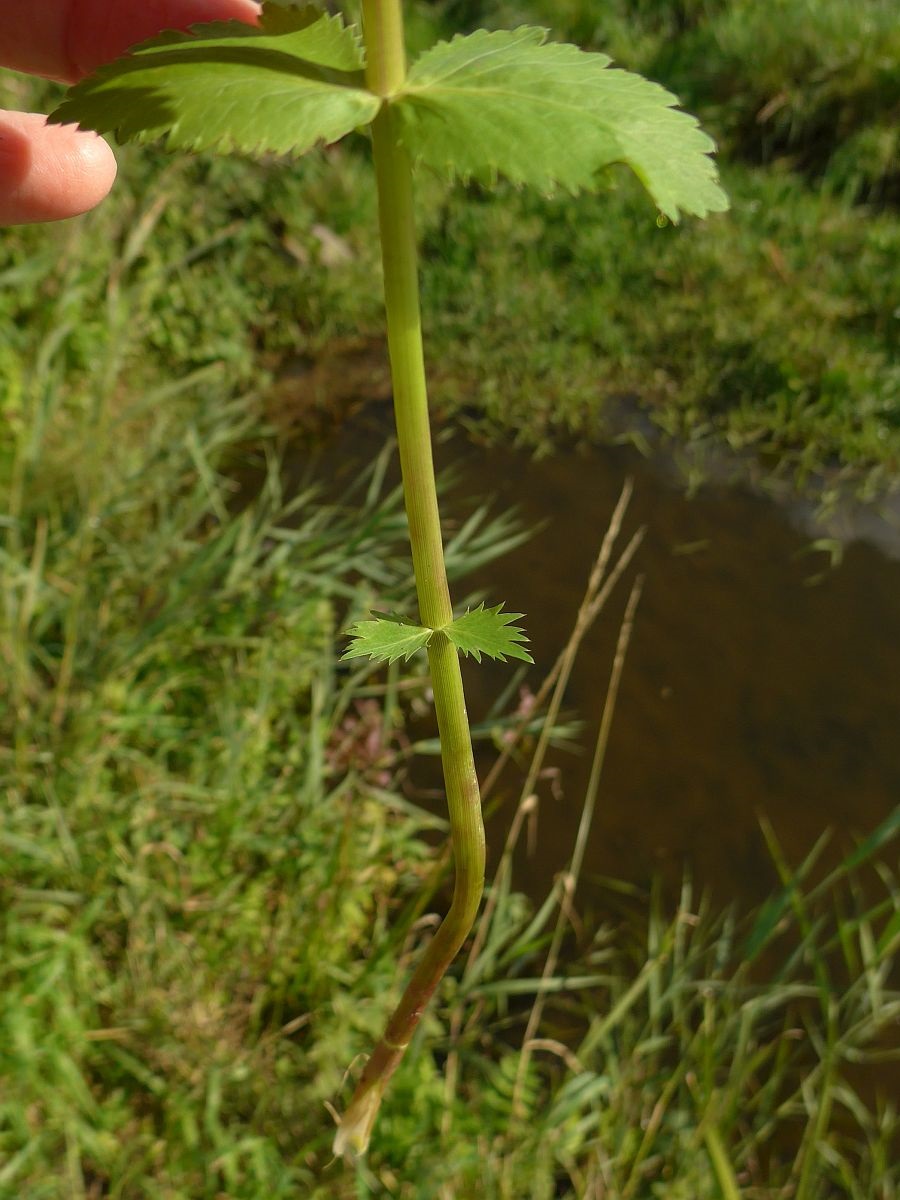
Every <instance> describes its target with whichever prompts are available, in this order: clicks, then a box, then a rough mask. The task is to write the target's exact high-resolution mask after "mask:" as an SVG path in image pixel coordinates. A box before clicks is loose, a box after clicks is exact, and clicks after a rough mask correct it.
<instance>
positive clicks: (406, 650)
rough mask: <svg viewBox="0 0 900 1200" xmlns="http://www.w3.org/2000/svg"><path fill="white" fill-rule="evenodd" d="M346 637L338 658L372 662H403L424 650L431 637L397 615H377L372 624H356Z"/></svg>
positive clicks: (428, 631) (418, 626)
mask: <svg viewBox="0 0 900 1200" xmlns="http://www.w3.org/2000/svg"><path fill="white" fill-rule="evenodd" d="M348 633H349V634H350V637H351V638H352V641H351V642H350V645H349V646H348V647H347V649H346V650H345V651H344V653H343V654H342V655H341V657H342V658H372V659H374V660H375V662H388V663H392V662H396V661H397V659H399V658H403V659H406V660H407V661H408V660H409V659H410V658H412V656H413V655H414V654H415V652H416V651H417V650H421V649H422V648H423V647H424V646H427V645H428V643H429V641H430V640H431V637H432V635H433V633H434V630H433V629H428V628H427V627H426V626H424V625H416V624H415V623H414V622H413V621H410V620H409V619H408V618H407V617H402V616H400V614H399V613H378V614H377V619H376V620H374V621H357V622H356V624H355V625H353V626H352V627H351V628H350V629H349V630H348Z"/></svg>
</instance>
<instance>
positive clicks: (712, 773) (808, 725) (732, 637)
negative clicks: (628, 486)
mask: <svg viewBox="0 0 900 1200" xmlns="http://www.w3.org/2000/svg"><path fill="white" fill-rule="evenodd" d="M386 428H387V427H386V424H385V423H384V422H383V421H382V420H380V419H379V420H376V421H374V422H368V423H367V422H365V421H364V422H363V423H362V425H360V423H359V422H358V419H357V423H356V425H355V427H354V428H353V429H352V430H349V429H348V430H345V432H344V433H343V434H342V435H341V436H340V444H339V446H338V449H337V457H338V459H339V460H340V461H342V462H344V463H347V462H348V461H349V462H351V463H359V462H360V461H361V460H364V459H365V458H366V457H367V456H368V455H370V454H372V453H374V452H375V450H376V449H377V448H379V447H380V446H381V444H382V442H383V439H384V436H385V433H386ZM438 458H439V460H443V461H444V462H455V463H457V464H458V465H460V466H461V467H462V479H461V482H460V484H459V485H458V486H457V488H456V490H455V492H454V494H453V495H452V496H451V497H449V498H448V502H447V504H446V511H447V513H448V514H450V515H457V516H458V517H461V516H464V515H465V514H466V513H467V512H468V511H471V508H472V506H473V504H474V503H475V502H476V501H477V500H478V499H479V498H483V497H485V496H494V497H495V498H496V503H497V505H498V506H499V507H505V506H510V505H515V506H517V507H518V509H519V511H520V513H521V517H522V519H523V521H524V522H525V523H526V524H528V525H537V524H540V523H542V522H544V523H545V525H544V528H543V529H542V530H541V531H540V532H538V533H537V534H536V535H535V536H534V537H533V538H532V539H531V540H530V541H529V542H528V544H527V545H525V546H524V547H523V548H521V549H519V550H518V551H515V552H513V553H512V554H510V555H508V556H507V557H505V558H504V559H502V560H499V561H498V562H496V563H493V564H491V565H490V566H489V567H487V568H485V569H484V570H483V571H482V572H481V573H480V575H479V577H478V578H477V579H475V580H474V581H472V580H467V581H466V582H467V584H471V583H472V582H474V583H475V585H476V586H478V587H480V588H482V589H483V590H484V593H485V595H486V597H487V600H488V602H489V603H496V602H497V601H500V600H503V601H504V602H505V603H506V606H507V607H509V608H512V609H515V610H516V611H522V612H524V613H525V614H526V619H525V622H524V623H525V624H526V627H527V630H528V632H529V634H530V636H531V639H532V650H533V653H534V657H535V660H536V668H535V673H534V676H533V683H532V686H533V687H536V686H537V683H538V682H539V680H540V678H542V676H543V674H544V673H545V672H546V671H547V670H549V668H550V667H551V666H552V664H553V662H554V660H555V658H556V655H557V653H558V651H559V649H560V647H561V646H562V644H563V643H564V642H565V640H566V638H567V636H568V633H569V630H570V628H571V625H572V621H573V619H574V616H575V612H576V610H577V607H578V604H579V601H580V598H581V595H582V591H583V587H584V583H585V580H586V577H587V573H588V571H589V568H590V564H591V561H592V559H593V556H594V555H595V553H596V551H597V549H598V547H599V544H600V541H601V538H602V536H603V533H604V531H605V529H606V526H607V522H608V520H609V516H610V514H611V512H612V510H613V507H614V505H615V502H616V499H617V497H618V495H619V492H620V490H621V487H622V483H623V480H624V479H625V477H626V476H631V477H632V478H633V480H634V495H633V499H632V502H631V505H630V508H629V514H628V517H627V520H626V523H625V529H624V531H623V536H622V538H621V544H622V545H624V543H625V541H626V540H627V537H628V536H629V535H630V533H631V532H633V531H634V530H635V529H636V528H637V527H638V526H639V525H645V526H646V535H645V538H644V541H643V544H642V546H641V548H640V550H639V552H638V555H637V558H636V560H635V566H634V568H633V570H632V575H633V574H634V573H636V572H640V573H641V574H643V575H644V576H645V585H644V590H643V596H642V599H641V603H640V607H639V610H638V615H637V621H636V625H635V629H634V635H633V638H632V643H631V648H630V650H629V655H628V661H627V664H626V668H625V673H624V678H623V680H622V685H621V691H620V694H619V700H618V705H617V709H616V714H615V721H614V725H613V730H612V738H611V742H610V746H609V751H608V755H607V759H606V766H605V769H604V774H603V780H602V784H601V790H600V797H599V802H598V808H597V812H596V815H595V819H594V824H593V830H592V834H591V839H590V844H589V847H588V852H587V856H586V860H585V870H586V874H587V877H588V880H589V879H590V877H592V876H593V877H597V876H602V875H612V876H616V877H619V878H625V879H628V880H631V881H634V882H635V883H639V884H645V883H647V882H648V881H649V880H650V879H651V877H652V876H653V875H654V874H661V875H662V876H663V878H664V879H666V880H668V881H670V882H671V883H673V884H677V883H678V881H679V880H680V879H681V877H682V874H683V872H684V870H685V869H686V868H687V869H689V870H690V871H691V873H692V876H693V878H694V879H695V881H697V882H698V883H699V884H701V885H705V886H708V887H709V888H710V889H711V890H712V892H713V894H714V895H716V896H717V897H718V898H720V899H723V900H725V899H728V898H730V897H735V898H737V899H739V900H740V901H743V902H746V903H748V904H749V903H753V902H755V901H758V900H759V899H761V898H762V897H763V896H765V895H766V894H768V893H769V892H771V890H772V889H773V888H774V887H775V886H776V885H777V876H776V873H775V870H774V867H773V865H772V863H771V860H770V857H769V854H768V851H767V849H766V845H765V841H764V839H763V836H762V833H761V830H760V824H759V814H761V813H763V814H765V815H766V816H767V817H768V818H769V820H770V821H771V823H772V825H773V826H774V828H775V830H776V833H777V836H778V838H779V841H780V843H781V845H782V847H783V849H784V852H785V854H786V856H787V858H788V860H789V861H790V862H792V863H793V864H799V862H800V861H801V860H802V858H803V857H804V855H805V854H806V853H807V852H808V851H809V849H810V847H811V846H812V845H813V843H814V842H815V840H816V839H817V838H818V837H819V835H820V834H821V833H822V831H823V830H824V829H825V828H826V827H830V828H832V829H833V830H834V831H835V836H834V839H833V849H832V861H833V860H834V859H835V858H836V857H837V856H839V854H840V853H842V852H845V851H846V850H847V849H848V848H849V847H850V846H852V844H853V838H854V837H855V836H858V835H865V834H866V833H868V832H870V831H871V830H872V829H874V828H875V826H876V825H877V824H878V823H879V822H880V821H882V820H883V819H884V818H885V817H886V816H888V815H889V814H890V813H891V812H892V810H893V809H894V807H895V805H896V804H897V803H898V801H900V720H898V715H900V705H898V680H900V603H898V598H900V561H897V560H896V559H894V558H892V557H891V555H890V553H888V551H890V550H891V548H892V546H893V545H894V543H893V542H892V534H891V529H892V526H891V525H890V523H889V522H887V523H886V522H884V521H881V520H880V519H878V518H877V516H876V515H875V514H873V512H872V510H869V509H864V510H858V511H857V517H858V520H857V521H856V522H855V523H854V524H851V523H850V522H849V516H848V514H847V513H844V514H837V516H836V517H835V518H834V519H833V522H832V526H831V528H830V529H829V530H821V529H818V528H817V527H816V526H815V525H814V523H813V522H812V518H811V516H810V513H809V510H808V508H806V507H805V506H803V505H800V504H798V503H790V504H789V503H786V502H784V501H782V502H780V503H779V502H775V501H773V500H772V499H768V498H766V497H764V496H761V495H757V494H754V493H753V492H752V491H751V490H750V489H749V488H748V487H740V486H734V485H731V484H726V483H724V482H713V483H710V484H708V485H706V486H704V487H702V488H701V489H700V491H699V493H698V494H696V495H694V496H693V497H688V496H687V495H686V493H685V489H684V486H683V485H682V484H680V483H679V482H678V481H677V480H676V479H675V478H674V475H673V471H672V469H671V466H672V464H671V461H670V460H667V459H665V458H662V457H659V456H656V457H654V458H650V459H648V458H644V457H641V456H640V455H638V454H637V453H636V452H635V451H634V450H633V449H631V448H627V447H613V448H607V449H598V450H594V451H592V452H591V453H589V454H574V453H566V454H560V455H558V456H556V457H553V458H548V459H544V460H542V461H538V462H535V461H532V460H531V459H530V458H529V457H528V456H527V455H525V454H520V453H517V452H514V451H509V450H504V449H497V448H490V449H485V448H477V447H472V446H471V445H468V444H467V443H466V442H465V441H464V440H463V439H462V438H454V439H452V440H451V441H450V442H449V443H447V444H445V445H442V446H441V447H440V448H439V451H438ZM798 523H799V524H801V525H802V528H798V527H797V526H798ZM859 528H862V529H865V530H866V532H867V533H868V535H869V536H870V538H871V539H872V540H865V541H864V540H859V539H857V538H855V537H854V531H855V530H856V529H859ZM841 530H843V533H844V536H845V537H846V539H847V540H846V544H845V545H844V547H843V555H842V561H840V563H839V564H838V565H837V566H836V567H834V568H833V569H832V568H831V567H830V560H829V556H828V555H827V554H826V553H824V552H821V551H814V550H811V548H810V539H811V538H812V537H815V536H819V535H821V533H822V532H828V533H829V534H836V533H838V532H840V531H841ZM876 541H877V542H878V543H879V544H880V546H881V548H878V545H876V544H875V542H876ZM627 589H628V582H627V580H626V581H623V584H621V585H620V587H619V591H618V593H617V595H616V596H614V598H613V601H612V603H611V604H610V606H609V608H608V609H607V611H606V612H605V613H604V614H603V615H602V616H601V618H600V621H599V623H598V626H597V627H596V628H595V629H594V630H593V631H592V632H591V634H590V635H589V636H588V638H587V640H586V642H585V644H584V647H583V650H582V653H581V656H580V658H579V661H578V664H577V666H576V668H575V672H574V674H573V677H572V682H571V685H570V687H569V690H568V693H567V696H566V707H567V709H569V710H574V711H575V712H576V713H577V714H579V715H580V716H581V717H582V718H583V720H584V721H585V722H586V728H585V733H584V746H583V749H582V752H581V753H578V754H564V753H556V754H555V755H554V756H553V759H552V764H551V765H552V766H553V767H554V768H555V769H556V772H555V773H554V774H553V775H552V776H549V777H548V778H546V779H545V780H544V781H542V784H541V787H540V794H541V808H540V816H539V837H538V839H537V846H538V848H539V849H538V851H537V852H536V853H534V854H532V855H525V854H523V855H522V856H521V857H520V861H519V862H518V864H517V886H519V887H521V888H523V889H524V890H526V891H528V892H529V893H530V894H532V895H534V896H542V895H544V894H546V888H547V886H548V884H549V883H550V881H551V880H552V878H553V877H554V875H555V874H556V873H557V872H558V871H559V870H560V869H562V868H563V867H564V865H565V864H566V862H567V860H568V857H569V855H570V853H571V849H572V844H573V841H574V836H575V830H576V828H577V823H578V820H579V817H580V813H581V806H582V799H583V796H584V790H585V784H586V781H587V775H588V771H589V766H590V748H591V746H592V743H593V737H594V730H595V728H596V724H597V722H598V720H599V716H600V711H601V708H602V704H603V698H604V694H605V691H606V686H607V680H608V676H609V670H610V664H611V662H612V655H613V649H614V646H615V640H616V636H617V633H618V627H619V621H620V619H621V614H622V611H623V608H624V603H625V599H626V595H627ZM510 669H511V668H510V667H509V666H508V665H506V666H504V665H500V664H490V665H488V666H484V665H482V666H481V667H477V666H475V665H474V664H471V663H467V664H466V665H465V677H466V683H467V693H468V696H469V708H470V714H471V716H472V718H473V720H476V721H477V720H479V719H480V718H481V717H483V715H484V713H485V711H486V710H487V708H488V706H489V704H490V702H491V700H492V698H493V697H494V696H495V695H496V694H497V693H498V692H499V691H500V689H501V688H502V687H503V686H504V683H505V682H506V681H507V680H508V678H509V671H510ZM421 772H422V768H420V771H419V774H417V775H414V777H415V778H417V779H418V780H419V781H420V782H425V783H427V782H428V779H427V770H426V771H425V774H424V775H423V774H422V773H421ZM509 790H510V802H511V803H510V804H508V805H506V806H505V807H504V808H503V809H502V810H501V812H500V813H499V815H498V816H497V817H496V818H495V819H494V820H493V822H492V823H491V826H490V829H489V840H490V843H491V849H492V851H493V852H494V853H496V852H497V850H498V848H499V845H500V844H501V842H502V839H503V837H504V835H505V829H506V826H507V825H508V822H509V820H510V818H511V813H512V809H511V804H512V803H514V801H515V795H514V792H513V783H512V782H511V783H510V789H509Z"/></svg>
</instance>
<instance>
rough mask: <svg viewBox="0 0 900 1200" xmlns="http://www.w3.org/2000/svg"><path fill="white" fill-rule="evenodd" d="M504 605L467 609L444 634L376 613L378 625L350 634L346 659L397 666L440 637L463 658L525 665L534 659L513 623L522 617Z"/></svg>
mask: <svg viewBox="0 0 900 1200" xmlns="http://www.w3.org/2000/svg"><path fill="white" fill-rule="evenodd" d="M502 607H503V605H502V604H498V605H496V606H495V607H494V608H485V607H484V603H483V602H482V603H481V604H479V605H478V607H477V608H473V609H467V610H466V612H465V613H463V615H462V616H461V617H457V618H456V619H455V620H453V621H451V623H450V624H449V625H445V626H444V627H443V628H442V629H440V630H435V629H429V628H428V627H427V626H425V625H417V624H416V623H415V622H414V621H410V620H409V618H408V617H404V616H401V614H400V613H383V612H376V613H375V614H374V616H375V617H376V618H377V619H376V620H374V621H357V622H356V624H355V625H353V626H351V628H350V629H349V630H348V631H347V632H348V634H349V636H350V638H351V642H350V645H349V647H348V648H347V649H346V650H345V651H344V654H343V657H344V658H371V659H373V660H374V661H375V662H386V663H393V662H396V661H397V660H398V659H400V658H403V659H405V660H407V661H408V660H409V659H410V658H412V656H413V655H414V654H415V652H416V651H417V650H422V649H424V648H425V647H426V646H427V645H428V644H429V643H430V641H431V639H432V638H433V637H434V635H435V633H440V634H442V635H443V636H444V637H448V638H449V639H450V641H451V642H452V643H453V645H454V646H456V648H457V650H460V651H461V652H462V653H463V654H466V655H471V656H472V658H474V659H475V661H476V662H481V656H482V654H486V655H487V656H488V658H494V659H499V660H500V662H506V660H507V658H518V659H521V660H522V661H523V662H529V663H530V662H534V659H533V658H532V657H531V655H530V654H529V653H528V651H527V650H525V649H524V647H523V646H522V645H521V643H522V642H527V641H528V638H527V637H526V636H525V633H524V631H523V630H522V629H520V628H519V627H518V626H516V625H511V624H510V622H511V621H517V620H518V619H519V617H521V616H522V614H521V613H508V612H506V613H505V612H501V611H500V610H501V609H502Z"/></svg>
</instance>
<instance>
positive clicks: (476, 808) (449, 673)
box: [335, 0, 484, 1154]
mask: <svg viewBox="0 0 900 1200" xmlns="http://www.w3.org/2000/svg"><path fill="white" fill-rule="evenodd" d="M363 33H364V38H365V45H366V55H367V67H366V77H367V82H368V86H369V88H370V90H371V91H373V92H374V93H376V94H377V95H379V96H382V97H383V98H384V103H383V104H382V107H381V111H380V112H379V114H378V116H377V117H376V118H375V121H374V123H373V125H372V144H373V155H374V160H375V174H376V178H377V184H378V211H379V226H380V232H381V249H382V259H383V262H384V294H385V308H386V312H387V331H388V350H389V353H390V359H391V377H392V381H393V390H394V411H395V416H396V421H397V441H398V446H399V451H400V466H401V470H402V473H403V490H404V496H405V500H406V511H407V516H408V518H409V536H410V544H411V547H412V558H413V568H414V570H415V577H416V592H417V595H418V600H419V616H420V620H421V622H422V624H423V625H428V626H430V627H431V628H433V629H436V630H440V629H441V628H443V627H444V626H445V625H447V624H449V623H450V621H451V620H452V619H453V609H452V606H451V603H450V592H449V589H448V586H447V572H446V568H445V566H444V550H443V544H442V541H441V527H440V517H439V514H438V503H437V489H436V487H435V478H434V462H433V459H432V453H431V430H430V424H429V419H428V396H427V391H426V385H425V359H424V352H423V348H422V322H421V315H420V310H419V283H418V269H417V255H416V234H415V221H414V212H413V190H412V171H411V168H410V163H409V158H408V156H407V154H406V151H405V150H404V149H403V147H402V145H401V144H400V142H399V139H398V137H397V135H396V130H395V116H394V113H393V111H392V109H391V103H390V97H391V96H393V95H395V94H396V93H397V92H399V91H400V90H401V89H402V87H403V83H404V80H405V77H406V61H405V54H404V46H403V16H402V11H401V6H400V2H399V0H363ZM428 663H429V667H430V670H431V685H432V691H433V693H434V708H435V713H436V716H437V722H438V731H439V733H440V739H441V761H442V763H443V768H444V782H445V786H446V789H447V806H448V808H449V812H450V835H451V839H452V844H453V856H454V863H455V868H456V876H455V881H454V888H453V901H452V903H451V905H450V911H449V912H448V913H447V916H446V917H445V918H444V920H443V922H442V924H441V926H440V928H439V929H438V931H437V933H436V934H435V935H434V937H433V938H432V940H431V942H430V943H429V944H428V946H427V947H426V949H425V952H424V954H423V956H422V959H421V961H420V963H419V965H418V967H417V968H416V970H415V972H414V974H413V976H412V978H411V979H410V981H409V983H408V984H407V986H406V990H405V991H404V993H403V996H402V997H401V999H400V1003H399V1004H398V1005H397V1008H396V1009H395V1011H394V1014H393V1016H392V1017H391V1019H390V1021H389V1022H388V1025H387V1029H386V1030H385V1032H384V1036H383V1037H382V1039H381V1041H380V1042H379V1043H378V1045H377V1046H376V1048H375V1050H374V1052H373V1054H372V1056H371V1058H370V1059H369V1061H368V1063H367V1064H366V1067H365V1069H364V1070H363V1073H362V1076H361V1077H360V1080H359V1083H358V1085H357V1088H356V1091H355V1092H354V1094H353V1099H352V1100H351V1102H350V1106H349V1108H348V1109H347V1112H346V1113H345V1114H344V1118H343V1120H342V1122H341V1125H340V1128H339V1129H338V1132H337V1136H336V1138H335V1153H337V1154H342V1153H344V1152H351V1153H354V1154H362V1153H364V1152H365V1149H366V1147H367V1146H368V1142H369V1136H370V1134H371V1131H372V1126H373V1124H374V1122H375V1118H376V1116H377V1114H378V1107H379V1105H380V1103H381V1098H382V1096H383V1095H384V1091H385V1088H386V1087H387V1083H388V1080H389V1079H390V1077H391V1075H392V1074H393V1072H394V1071H395V1070H396V1069H397V1067H398V1066H399V1064H400V1060H401V1059H402V1057H403V1054H404V1052H405V1050H406V1047H407V1046H408V1045H409V1042H410V1039H411V1038H412V1035H413V1033H414V1031H415V1029H416V1026H417V1025H418V1023H419V1020H420V1018H421V1016H422V1013H423V1012H424V1010H425V1006H426V1005H427V1004H428V1001H429V1000H430V999H431V997H432V995H433V994H434V991H435V989H436V988H437V986H438V984H439V983H440V981H441V979H442V978H443V976H444V973H445V972H446V970H447V968H448V967H449V965H450V963H451V962H452V961H453V959H454V958H455V957H456V955H457V953H458V951H459V949H460V947H461V946H462V944H463V942H464V941H465V939H466V937H467V935H468V933H469V931H470V929H471V928H472V924H473V922H474V920H475V916H476V914H477V912H478V906H479V904H480V902H481V895H482V891H483V889H484V825H483V822H482V818H481V797H480V795H479V791H478V779H477V777H476V774H475V761H474V756H473V753H472V737H471V733H470V731H469V719H468V717H467V715H466V705H465V696H464V694H463V685H462V675H461V672H460V666H459V655H458V653H457V651H456V648H455V647H454V646H453V645H452V643H451V642H450V641H449V640H448V638H446V637H445V636H444V635H442V634H441V633H437V634H435V636H434V637H433V638H432V639H431V644H430V645H429V648H428Z"/></svg>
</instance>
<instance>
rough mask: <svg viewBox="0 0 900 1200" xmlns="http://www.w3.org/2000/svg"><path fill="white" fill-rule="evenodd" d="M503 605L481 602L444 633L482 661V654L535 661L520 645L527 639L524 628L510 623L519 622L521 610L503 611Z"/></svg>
mask: <svg viewBox="0 0 900 1200" xmlns="http://www.w3.org/2000/svg"><path fill="white" fill-rule="evenodd" d="M502 608H503V605H502V604H498V605H496V606H495V607H494V608H485V607H484V604H483V603H482V604H479V605H478V607H477V608H472V609H469V610H468V611H467V612H465V613H464V614H463V615H462V616H461V617H457V618H456V620H455V621H452V622H451V623H450V624H449V625H446V626H444V628H443V629H442V630H441V632H442V633H443V634H445V635H446V636H447V637H448V638H449V639H450V641H451V642H452V643H453V645H454V646H456V648H457V649H458V650H459V651H461V652H462V653H463V654H471V655H472V657H473V658H474V659H475V661H476V662H481V656H482V654H486V655H487V656H488V658H499V659H500V661H501V662H506V660H507V659H508V658H519V659H521V660H522V662H529V663H530V662H534V659H533V658H532V657H531V655H530V654H529V653H528V651H527V650H526V649H525V648H524V646H522V645H521V643H522V642H527V641H528V638H527V637H526V636H525V631H524V630H523V629H521V628H520V627H519V626H518V625H513V624H511V622H512V621H518V619H519V618H520V617H521V616H522V613H510V612H501V609H502Z"/></svg>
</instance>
